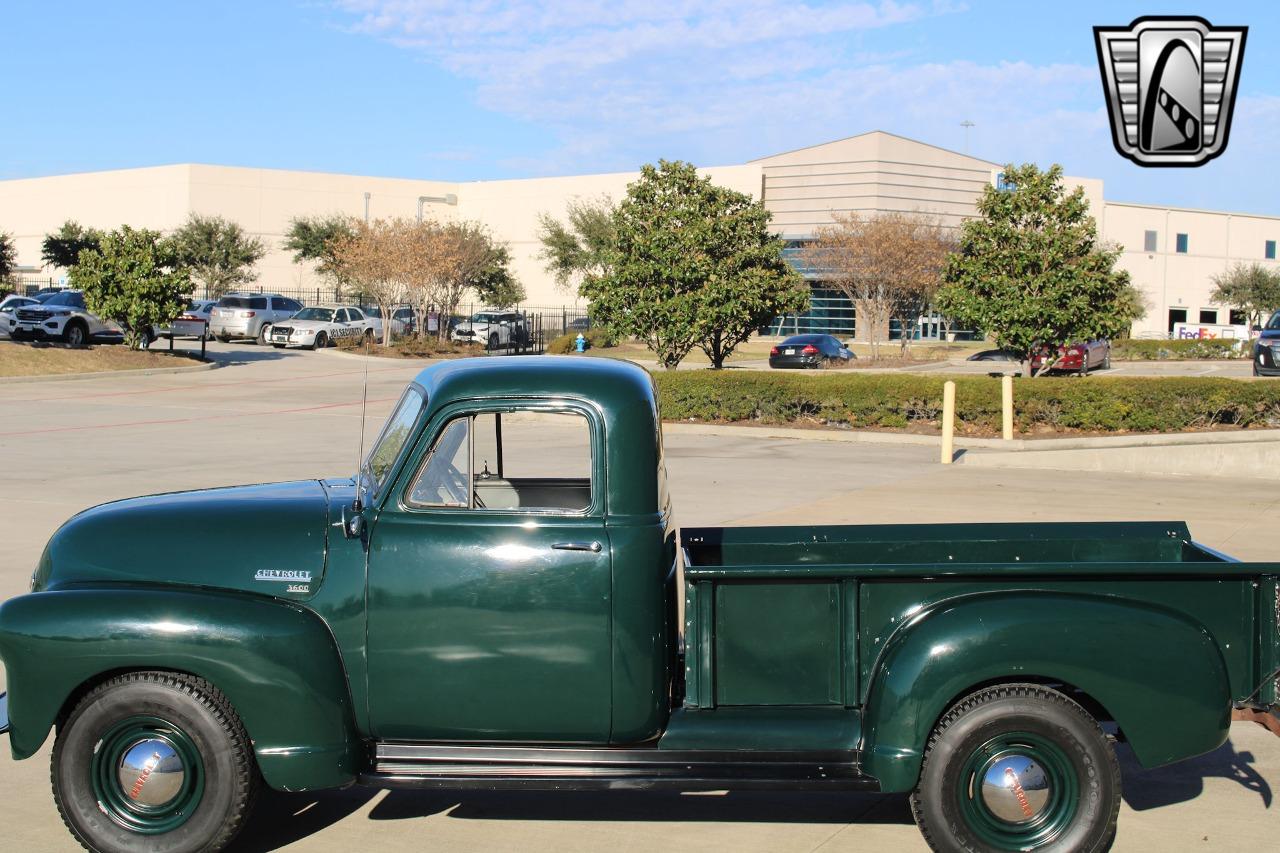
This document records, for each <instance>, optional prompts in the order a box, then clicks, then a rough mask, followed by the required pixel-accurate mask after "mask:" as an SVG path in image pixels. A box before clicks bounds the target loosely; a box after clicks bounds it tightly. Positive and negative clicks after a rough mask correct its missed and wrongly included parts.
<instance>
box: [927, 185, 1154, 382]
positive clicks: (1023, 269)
mask: <svg viewBox="0 0 1280 853" xmlns="http://www.w3.org/2000/svg"><path fill="white" fill-rule="evenodd" d="M1005 178H1006V180H1007V181H1008V182H1010V183H1012V185H1013V186H1012V188H1010V189H996V188H995V187H992V186H988V187H986V188H985V189H984V190H983V193H982V198H980V199H979V200H978V212H979V214H980V216H979V217H978V218H977V219H971V220H969V221H967V222H965V223H964V225H963V226H961V231H960V244H959V251H957V252H955V253H953V254H952V255H951V256H950V258H949V259H948V261H947V266H946V270H945V272H944V273H943V287H942V288H941V289H940V290H939V292H938V295H937V299H936V302H935V304H936V306H937V307H938V309H939V310H941V311H942V312H943V313H945V314H948V315H950V316H951V317H952V318H953V319H954V320H955V321H956V322H958V323H961V324H964V325H968V326H969V327H970V328H976V329H982V330H983V331H985V332H986V333H987V334H988V335H990V336H992V337H993V338H994V339H995V341H996V343H997V344H998V345H999V346H1000V347H1001V348H1004V349H1009V350H1012V351H1014V352H1016V353H1018V355H1019V356H1020V357H1021V358H1022V361H1023V370H1024V372H1027V373H1029V372H1030V368H1029V365H1030V357H1031V354H1032V352H1033V351H1034V350H1035V349H1036V348H1037V347H1040V346H1052V347H1057V346H1061V345H1063V344H1069V343H1072V342H1074V341H1083V340H1093V339H1096V338H1115V337H1119V336H1121V335H1122V334H1123V333H1125V332H1127V331H1128V330H1129V328H1130V326H1131V325H1132V323H1133V321H1134V319H1136V317H1138V316H1140V314H1141V313H1142V306H1141V303H1140V301H1139V300H1136V299H1135V298H1134V292H1133V288H1132V287H1131V285H1130V283H1129V274H1128V273H1127V272H1125V271H1123V270H1117V269H1116V268H1115V263H1116V259H1117V258H1118V257H1119V255H1120V250H1119V248H1118V247H1114V246H1106V245H1103V244H1102V243H1101V242H1100V241H1099V239H1098V228H1097V223H1096V222H1095V221H1094V219H1093V217H1092V216H1090V215H1089V205H1088V202H1087V201H1086V200H1085V197H1084V190H1083V189H1081V188H1079V187H1077V188H1076V189H1075V190H1074V191H1073V192H1071V193H1067V192H1066V191H1065V189H1064V188H1063V185H1062V167H1061V166H1058V165H1054V166H1053V167H1051V168H1049V169H1048V170H1046V171H1042V170H1041V169H1039V168H1038V167H1037V166H1035V165H1034V164H1030V163H1028V164H1025V165H1022V166H1017V167H1014V166H1008V167H1006V168H1005Z"/></svg>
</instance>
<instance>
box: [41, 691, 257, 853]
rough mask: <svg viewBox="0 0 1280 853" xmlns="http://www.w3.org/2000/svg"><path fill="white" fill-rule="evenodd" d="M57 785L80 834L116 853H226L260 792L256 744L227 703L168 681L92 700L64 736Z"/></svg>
mask: <svg viewBox="0 0 1280 853" xmlns="http://www.w3.org/2000/svg"><path fill="white" fill-rule="evenodd" d="M50 775H51V776H52V781H53V796H54V801H55V802H56V803H57V806H58V811H59V813H60V814H61V815H62V820H63V822H64V823H65V824H66V825H67V828H68V829H69V830H70V831H71V834H72V835H74V836H75V838H76V840H77V841H79V842H80V843H81V844H83V845H84V846H85V847H86V848H88V849H90V850H96V851H104V852H105V851H110V853H116V851H120V853H125V851H129V852H130V853H132V851H156V853H188V851H190V853H195V851H216V850H221V849H222V848H223V847H225V846H226V845H227V844H228V843H229V842H230V841H231V839H232V838H233V837H234V836H235V835H236V833H237V832H239V831H240V828H241V826H243V824H244V821H245V819H246V818H247V816H248V813H249V810H250V808H251V806H252V803H253V799H254V796H255V795H256V793H257V788H258V776H257V769H256V767H255V766H254V762H253V750H252V746H251V745H250V741H249V737H248V734H247V733H246V732H245V730H244V726H243V725H242V724H241V722H240V719H239V718H238V717H237V716H236V714H235V712H234V711H233V710H232V708H231V706H230V703H228V702H227V699H226V697H225V696H223V695H222V693H221V692H220V691H219V690H218V689H217V688H216V687H214V686H213V685H211V684H209V683H208V682H207V681H205V680H203V679H200V678H195V677H194V676H189V675H179V674H175V673H165V672H136V673H130V674H128V675H123V676H120V677H118V678H113V679H111V680H110V681H108V682H105V683H104V684H101V685H99V686H98V687H96V688H94V689H93V690H91V691H90V692H89V693H88V694H87V695H86V696H85V697H84V698H83V699H82V700H80V703H79V704H78V705H76V708H75V710H74V711H72V713H71V716H70V717H69V718H68V720H67V722H66V724H65V725H63V726H60V727H59V729H58V738H57V740H56V741H55V743H54V747H53V760H52V765H51V774H50Z"/></svg>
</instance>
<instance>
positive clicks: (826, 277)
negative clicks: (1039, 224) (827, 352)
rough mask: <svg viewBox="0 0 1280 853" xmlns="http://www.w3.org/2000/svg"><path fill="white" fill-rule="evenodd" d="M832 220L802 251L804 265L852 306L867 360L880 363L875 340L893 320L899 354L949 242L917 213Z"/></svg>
mask: <svg viewBox="0 0 1280 853" xmlns="http://www.w3.org/2000/svg"><path fill="white" fill-rule="evenodd" d="M834 219H835V223H834V224H832V225H829V226H826V227H824V228H819V229H818V230H817V232H816V234H815V239H814V240H813V242H811V243H810V244H809V245H808V246H806V247H805V249H804V251H803V254H802V257H803V260H804V263H805V265H806V266H807V267H809V268H811V269H813V270H815V271H816V272H817V276H818V278H819V280H821V281H822V282H824V283H826V284H829V285H831V286H833V287H836V288H837V289H839V290H840V291H841V292H842V293H844V295H845V296H847V297H848V298H849V300H850V301H851V302H852V303H853V305H854V309H855V311H856V318H857V319H856V322H857V327H858V330H859V332H861V333H862V334H860V335H859V336H860V337H865V338H866V340H867V342H868V343H869V344H870V345H871V356H872V358H879V357H880V341H881V337H882V335H884V334H886V333H887V332H888V329H889V321H890V320H894V319H896V320H898V322H899V323H900V325H901V329H902V336H903V341H902V347H903V350H904V351H905V350H906V348H907V346H908V344H909V343H910V339H911V334H912V327H913V326H914V325H915V323H916V320H917V318H918V317H919V316H920V315H921V314H922V313H924V311H925V310H926V309H927V308H928V306H929V304H930V302H931V301H932V299H933V296H934V294H935V293H936V292H937V289H938V285H939V284H940V282H941V278H942V269H943V266H944V265H945V263H946V258H947V255H948V253H949V252H950V251H951V250H952V247H953V242H952V240H951V239H950V238H949V236H948V235H947V232H946V231H945V229H943V228H942V226H941V225H940V224H939V223H938V221H937V219H935V218H933V217H930V216H927V215H923V214H919V213H901V212H896V211H895V212H889V213H880V214H877V215H874V216H869V217H865V218H864V217H862V216H859V215H858V214H856V213H837V214H835V216H834Z"/></svg>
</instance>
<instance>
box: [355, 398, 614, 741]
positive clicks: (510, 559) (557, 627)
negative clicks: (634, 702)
mask: <svg viewBox="0 0 1280 853" xmlns="http://www.w3.org/2000/svg"><path fill="white" fill-rule="evenodd" d="M434 429H435V433H434V434H435V436H436V437H435V439H434V441H433V442H432V444H431V445H430V447H431V449H430V452H428V453H424V454H423V456H422V458H421V459H419V460H416V461H415V463H414V467H413V468H412V469H411V470H412V472H413V473H412V475H411V477H409V478H407V479H406V478H402V479H405V481H406V483H407V486H402V487H401V488H402V492H401V493H400V494H399V495H395V494H393V495H391V496H390V497H389V498H388V501H387V503H386V505H384V507H383V509H382V511H381V512H380V513H379V515H378V517H377V519H376V520H375V522H374V524H373V526H372V529H371V533H370V551H369V577H368V584H369V592H368V602H369V604H368V618H369V697H370V698H369V712H370V722H371V727H372V729H373V733H374V735H375V736H376V737H378V738H381V739H387V740H488V741H504V740H505V741H542V742H566V743H569V742H572V743H607V742H608V739H609V729H610V717H611V704H610V692H611V649H610V636H611V635H610V631H611V624H610V614H611V593H612V576H611V556H610V548H609V539H608V535H607V533H606V530H605V526H604V508H603V497H602V495H601V489H600V488H598V486H597V484H598V483H599V482H601V478H600V476H599V473H600V471H599V469H600V466H601V464H602V463H601V461H600V453H599V450H598V448H600V447H601V446H602V443H601V438H602V436H601V434H600V427H599V424H598V422H597V420H596V418H595V415H594V414H593V413H591V412H589V411H587V410H585V409H583V410H577V409H564V408H561V409H555V410H552V409H545V408H544V409H539V408H533V407H529V406H528V404H524V406H523V407H522V406H521V405H519V404H517V405H511V406H499V407H497V408H494V407H486V408H480V409H477V408H471V409H470V410H468V409H462V408H455V409H454V410H452V411H450V412H448V413H447V414H446V415H445V416H442V417H441V418H440V419H438V420H437V425H436V426H435V427H434Z"/></svg>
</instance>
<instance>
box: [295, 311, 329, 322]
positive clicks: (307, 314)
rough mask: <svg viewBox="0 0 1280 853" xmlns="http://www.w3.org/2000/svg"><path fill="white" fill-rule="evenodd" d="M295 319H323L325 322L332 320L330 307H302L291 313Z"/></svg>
mask: <svg viewBox="0 0 1280 853" xmlns="http://www.w3.org/2000/svg"><path fill="white" fill-rule="evenodd" d="M293 319H295V320H323V321H324V322H326V323H330V322H332V321H333V309H332V308H303V309H302V310H301V311H299V312H298V313H297V314H294V315H293Z"/></svg>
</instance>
